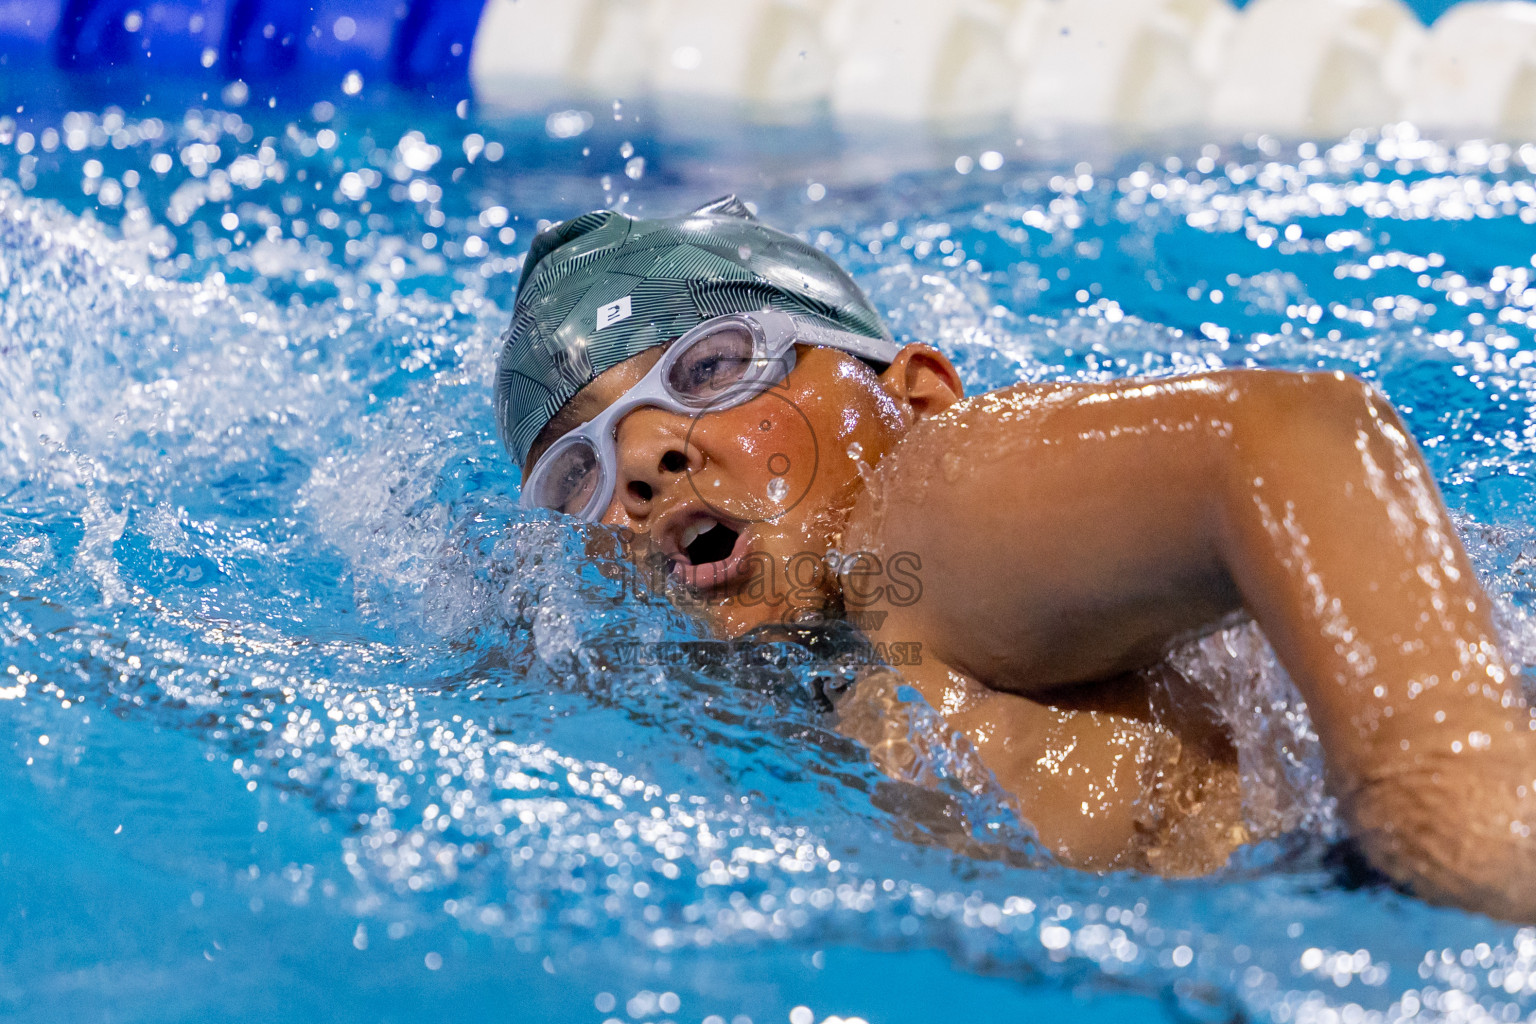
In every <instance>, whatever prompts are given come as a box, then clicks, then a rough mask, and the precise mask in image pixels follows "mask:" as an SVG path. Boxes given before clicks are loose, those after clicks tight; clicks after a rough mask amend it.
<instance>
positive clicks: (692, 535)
mask: <svg viewBox="0 0 1536 1024" xmlns="http://www.w3.org/2000/svg"><path fill="white" fill-rule="evenodd" d="M740 536H741V532H740V531H739V530H733V529H731V528H730V527H729V526H726V525H725V524H724V523H719V522H715V521H714V520H712V519H703V520H700V521H699V522H697V523H694V524H693V525H692V526H690V527H688V529H686V530H684V531H683V537H682V541H683V554H684V555H685V556H687V558H688V564H689V565H707V564H708V563H710V562H721V561H724V560H725V559H727V558H729V557H730V555H731V551H732V550H733V549H734V548H735V547H736V538H737V537H740Z"/></svg>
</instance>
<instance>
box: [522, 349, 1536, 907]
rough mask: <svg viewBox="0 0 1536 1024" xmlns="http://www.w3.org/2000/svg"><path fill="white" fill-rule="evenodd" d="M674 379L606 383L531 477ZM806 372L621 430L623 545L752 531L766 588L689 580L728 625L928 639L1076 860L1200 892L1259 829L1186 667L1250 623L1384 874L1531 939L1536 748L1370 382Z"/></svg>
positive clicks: (738, 576) (971, 734)
mask: <svg viewBox="0 0 1536 1024" xmlns="http://www.w3.org/2000/svg"><path fill="white" fill-rule="evenodd" d="M660 352H661V350H660V349H653V350H651V351H648V352H645V353H642V354H640V355H638V356H636V357H634V358H633V359H631V360H630V361H628V362H626V363H624V364H621V365H619V366H616V367H613V368H612V369H610V370H609V371H607V372H606V373H605V374H603V375H602V376H600V377H599V378H598V379H596V380H594V381H593V382H592V383H590V384H588V385H587V387H586V388H585V389H583V391H582V392H581V393H580V394H579V395H578V396H577V397H576V398H575V399H573V400H572V402H571V403H570V404H569V405H568V406H567V407H566V409H564V410H562V413H561V416H559V417H557V418H556V420H555V421H553V422H552V423H551V424H550V426H549V427H548V428H546V431H545V433H544V434H543V435H541V437H540V443H539V444H538V445H536V447H535V450H534V453H533V454H534V455H535V456H536V455H537V454H538V451H539V450H541V449H542V447H544V446H545V445H547V444H548V443H549V442H550V441H552V440H553V439H554V438H555V437H558V436H559V434H560V433H563V432H564V431H565V430H568V429H571V428H572V427H574V426H575V425H577V424H579V423H581V422H584V421H585V420H586V419H589V418H590V417H591V416H593V415H595V414H596V413H597V412H598V411H600V410H601V409H602V408H604V407H606V406H607V405H608V404H609V403H611V402H612V401H614V400H615V399H616V398H617V397H618V396H619V395H621V394H622V393H623V392H624V391H625V390H626V389H627V388H628V387H630V386H632V385H633V384H634V383H635V382H636V381H638V380H639V379H640V377H641V376H643V375H644V373H645V371H646V370H648V369H649V368H650V366H651V365H653V364H654V362H655V360H656V359H657V358H659V356H660ZM798 352H799V355H800V361H799V363H798V365H797V366H796V368H795V370H794V371H793V372H791V373H790V375H789V377H788V378H787V379H786V381H785V385H784V387H783V388H782V389H776V390H775V391H774V392H770V393H768V394H765V395H763V396H760V397H758V398H756V399H754V400H753V401H752V402H749V403H746V404H744V405H742V406H739V407H737V408H735V409H729V410H722V411H720V412H717V413H712V414H710V415H708V416H705V417H703V418H701V419H700V420H698V421H697V422H695V421H693V420H691V419H690V418H688V417H685V416H680V415H675V414H672V413H668V412H664V411H662V410H659V409H639V410H636V411H635V412H633V413H631V414H629V415H628V416H627V417H626V418H625V419H624V421H623V422H622V423H621V425H620V427H619V434H618V438H617V446H618V452H619V460H620V468H619V486H618V490H617V493H616V494H615V497H614V501H613V503H612V504H611V505H610V507H609V509H608V512H607V514H606V516H605V518H604V521H605V522H607V523H609V524H611V525H614V526H618V527H622V528H623V529H624V530H625V531H627V533H626V535H627V536H629V537H630V538H631V540H632V544H633V547H634V550H635V552H636V554H637V556H639V557H644V555H645V554H646V553H647V552H652V551H660V552H662V553H664V554H667V555H669V556H672V557H674V558H675V559H677V560H678V561H680V562H685V561H686V558H683V557H682V552H681V549H680V546H679V543H678V540H679V538H678V534H679V533H680V532H681V527H680V525H679V524H681V523H686V522H690V521H691V522H697V521H698V520H699V517H701V516H704V515H711V516H713V517H714V518H715V519H719V520H723V521H727V522H728V524H729V525H731V526H732V528H733V529H734V528H736V527H740V533H741V541H740V542H739V543H738V545H737V555H738V556H739V555H740V552H741V551H743V550H745V551H749V552H750V553H751V554H752V555H753V556H754V558H755V559H756V561H754V562H753V563H752V569H753V570H754V571H745V570H744V569H743V568H742V565H743V563H742V560H741V558H740V557H738V558H737V559H736V561H735V562H733V563H732V566H733V568H732V569H731V570H730V571H729V572H726V571H722V570H721V569H720V568H719V566H718V564H717V565H716V566H715V567H710V566H705V567H702V568H701V569H692V570H688V569H679V570H675V572H676V573H678V574H679V575H680V576H681V577H683V578H684V582H687V583H689V584H691V585H692V587H693V590H694V592H695V593H697V594H698V596H699V597H700V598H701V600H702V602H703V607H702V609H701V610H702V611H703V612H704V613H705V614H706V615H707V616H708V617H709V618H710V619H711V620H712V621H713V622H714V623H715V624H716V625H717V626H718V627H719V628H720V629H721V630H722V631H724V632H726V633H728V634H730V635H739V634H741V633H743V632H745V631H746V630H748V629H750V628H752V627H753V626H756V625H759V624H762V623H765V622H779V621H785V620H786V619H789V618H793V617H794V616H795V615H796V614H798V613H800V612H802V611H804V610H807V609H821V608H825V609H828V610H833V609H837V608H839V607H841V606H842V605H844V604H846V605H847V606H848V607H849V609H850V610H853V611H858V612H860V613H861V621H864V622H866V623H867V624H868V626H869V628H868V629H867V632H869V633H870V636H871V638H872V639H873V640H875V641H877V642H881V643H885V644H887V645H889V644H893V643H902V644H909V645H910V644H914V643H915V644H921V648H920V649H921V659H922V660H921V663H920V664H916V665H907V666H903V668H902V675H903V676H904V677H905V678H906V680H907V681H909V682H910V683H911V684H912V685H914V686H916V687H917V688H918V690H919V691H921V692H922V693H923V695H924V696H925V697H926V698H927V700H928V701H929V702H930V703H931V704H932V705H933V706H934V707H936V708H938V709H939V710H940V711H941V712H942V713H943V714H944V716H945V718H946V719H947V721H948V722H949V724H950V725H951V726H952V727H953V728H954V729H956V730H957V731H958V732H959V733H961V734H963V735H964V736H965V737H967V738H968V739H969V740H970V741H971V742H972V743H973V744H974V745H975V746H976V748H977V750H978V751H979V753H980V754H981V756H982V759H983V761H984V762H985V763H986V764H987V766H988V767H989V768H991V770H992V771H993V772H994V773H995V774H996V776H997V777H998V779H999V780H1000V781H1001V782H1002V783H1003V785H1004V786H1005V787H1006V788H1008V789H1009V790H1010V791H1011V792H1012V793H1013V794H1014V796H1015V797H1016V799H1017V801H1018V804H1019V808H1020V811H1021V813H1022V814H1023V816H1024V817H1025V818H1026V819H1028V820H1029V821H1030V822H1031V823H1032V824H1033V825H1034V826H1035V827H1036V829H1037V830H1038V832H1039V834H1040V837H1041V839H1042V841H1043V842H1044V843H1045V844H1046V845H1048V846H1049V847H1051V848H1052V849H1053V850H1055V851H1056V852H1057V853H1058V854H1059V855H1060V856H1061V857H1062V858H1063V859H1064V860H1065V861H1067V862H1068V863H1072V864H1076V865H1079V866H1083V867H1089V868H1118V867H1129V868H1140V869H1144V870H1154V871H1161V872H1165V873H1171V874H1183V873H1193V872H1200V871H1205V870H1210V869H1212V868H1214V867H1217V866H1219V865H1220V864H1221V863H1223V862H1224V861H1225V859H1226V856H1227V854H1228V853H1229V852H1230V850H1231V849H1232V848H1233V847H1234V846H1235V845H1237V844H1239V843H1241V842H1243V841H1245V840H1247V839H1248V838H1250V836H1249V834H1248V832H1247V830H1246V829H1245V827H1244V822H1243V816H1242V808H1241V793H1240V787H1239V785H1238V781H1237V774H1236V766H1235V758H1234V757H1233V754H1232V750H1231V747H1230V744H1229V743H1228V742H1227V740H1226V738H1225V737H1224V736H1223V735H1222V734H1221V732H1220V730H1219V728H1218V727H1217V726H1216V724H1215V723H1214V722H1213V721H1212V720H1211V718H1210V717H1209V715H1208V714H1207V713H1206V712H1205V710H1204V709H1203V707H1202V706H1201V703H1200V702H1199V701H1198V700H1195V699H1190V696H1191V695H1190V694H1188V693H1187V692H1186V693H1184V694H1182V695H1181V694H1180V693H1179V690H1178V686H1177V681H1176V680H1175V685H1174V686H1172V687H1169V686H1166V685H1163V684H1162V683H1161V681H1160V680H1162V679H1165V678H1168V677H1169V676H1170V675H1171V673H1168V672H1166V671H1164V670H1162V669H1160V668H1159V664H1160V662H1161V660H1162V657H1163V654H1164V652H1165V651H1166V650H1167V649H1168V647H1169V645H1170V644H1171V643H1174V642H1176V641H1177V640H1179V639H1181V638H1184V637H1188V636H1191V635H1196V634H1199V633H1201V632H1204V631H1209V630H1211V629H1213V628H1216V627H1218V626H1219V625H1221V624H1222V623H1224V622H1227V621H1230V620H1231V617H1232V616H1233V615H1234V614H1239V613H1242V612H1245V611H1246V612H1247V613H1248V614H1251V615H1252V616H1253V618H1254V619H1255V620H1256V621H1257V622H1258V623H1259V625H1260V627H1261V628H1262V629H1263V631H1264V633H1265V635H1266V637H1267V638H1268V639H1269V641H1270V643H1271V644H1272V645H1273V646H1274V648H1275V651H1276V653H1277V654H1278V655H1279V658H1280V660H1281V662H1282V664H1284V666H1285V667H1286V669H1287V671H1288V672H1289V674H1290V675H1291V677H1292V679H1293V680H1294V681H1295V682H1296V684H1297V686H1298V688H1299V689H1300V691H1301V693H1302V695H1303V696H1304V697H1305V698H1306V700H1307V704H1308V707H1309V709H1310V712H1311V716H1312V720H1313V724H1314V726H1315V728H1316V729H1317V732H1318V735H1319V738H1320V740H1321V741H1322V745H1323V748H1324V751H1325V755H1324V756H1325V763H1326V770H1327V774H1328V784H1329V787H1330V791H1331V792H1332V793H1334V794H1335V795H1336V796H1337V797H1338V799H1339V805H1340V808H1341V811H1342V813H1343V814H1344V816H1345V818H1346V820H1347V821H1348V822H1349V825H1350V828H1351V832H1352V834H1353V836H1354V837H1355V839H1356V841H1357V842H1358V844H1359V845H1360V848H1361V850H1362V851H1363V852H1364V854H1365V855H1366V857H1367V858H1368V859H1369V860H1370V861H1371V862H1372V863H1373V864H1375V866H1376V867H1378V868H1379V869H1381V870H1382V871H1384V872H1385V873H1386V874H1388V875H1389V876H1391V877H1392V878H1394V879H1397V880H1398V881H1400V882H1403V883H1405V884H1407V885H1409V886H1410V887H1411V888H1412V889H1413V890H1414V891H1415V892H1416V893H1418V894H1419V895H1421V896H1423V897H1425V898H1427V899H1431V900H1434V901H1437V902H1445V903H1451V904H1455V905H1459V906H1463V907H1467V908H1469V909H1474V910H1480V911H1484V912H1486V913H1489V914H1492V915H1494V916H1498V917H1501V918H1506V919H1510V920H1518V921H1536V839H1533V836H1532V831H1531V830H1532V827H1533V826H1536V733H1533V731H1532V730H1533V728H1536V721H1533V719H1532V716H1531V713H1530V710H1529V709H1528V708H1527V707H1526V704H1525V701H1524V699H1523V697H1522V695H1521V691H1520V686H1519V680H1518V678H1517V677H1516V676H1515V675H1514V674H1513V672H1512V671H1511V669H1510V667H1509V666H1508V664H1507V663H1506V662H1505V660H1504V659H1503V656H1502V655H1501V653H1500V652H1499V649H1498V646H1497V638H1496V635H1495V632H1494V629H1493V625H1492V622H1491V619H1490V602H1489V600H1488V598H1487V596H1486V595H1485V594H1484V593H1483V591H1482V590H1481V588H1480V587H1479V585H1478V583H1477V581H1476V578H1475V576H1474V574H1473V572H1472V569H1471V567H1470V565H1469V564H1468V561H1467V558H1466V554H1465V552H1464V551H1463V549H1462V547H1461V545H1460V543H1459V541H1458V540H1457V538H1456V535H1455V532H1454V529H1453V528H1452V526H1451V524H1450V523H1449V521H1448V519H1447V517H1446V514H1445V511H1444V507H1443V505H1442V503H1441V500H1440V497H1439V495H1438V493H1437V491H1436V489H1435V486H1434V482H1433V480H1432V479H1431V477H1430V475H1429V473H1428V471H1427V469H1426V468H1425V466H1424V464H1423V460H1422V458H1421V457H1420V455H1419V452H1418V450H1417V448H1416V447H1415V445H1414V443H1413V441H1412V439H1411V438H1410V437H1409V436H1408V434H1407V432H1406V430H1405V429H1404V428H1403V426H1402V424H1401V422H1400V421H1399V420H1398V418H1397V416H1396V414H1395V413H1394V412H1393V410H1392V409H1391V407H1390V405H1389V404H1388V403H1387V402H1386V401H1385V400H1384V399H1383V398H1382V397H1381V396H1380V395H1378V394H1376V393H1375V392H1374V391H1373V390H1372V389H1370V388H1369V387H1368V386H1367V385H1365V384H1363V383H1361V382H1360V381H1358V380H1356V379H1354V378H1351V377H1348V376H1344V375H1332V374H1292V373H1279V372H1264V371H1225V372H1220V373H1210V374H1203V375H1199V376H1192V377H1183V378H1173V379H1162V380H1125V381H1118V382H1114V383H1110V384H1078V383H1059V384H1043V385H1019V386H1016V387H1013V388H1008V389H1005V390H1002V391H998V392H992V393H989V394H984V395H979V396H975V397H972V398H964V397H963V396H962V391H961V387H960V384H959V381H958V377H957V375H956V374H955V371H954V369H953V367H951V366H950V365H949V363H948V362H947V360H945V359H944V357H943V356H942V355H940V354H939V353H938V352H936V351H935V350H933V349H931V348H928V347H927V346H922V345H910V346H908V347H907V348H905V349H904V350H903V351H902V353H901V356H900V357H899V358H898V359H897V361H896V362H895V363H893V364H892V365H891V367H890V368H889V369H887V370H886V371H885V372H884V373H881V374H879V375H878V376H877V375H876V374H875V373H874V371H872V370H870V369H869V368H868V367H866V366H865V365H864V364H862V363H859V362H858V361H857V360H855V359H853V358H851V357H848V356H845V355H843V354H842V353H838V352H835V351H832V350H828V349H804V348H802V349H799V350H798ZM796 410H798V412H797V411H796ZM800 414H803V417H802V416H801V415H800ZM775 454H777V455H781V456H783V458H782V459H780V460H777V461H776V462H775V463H774V465H773V466H770V465H769V461H770V457H771V456H772V455H775ZM785 460H787V463H788V470H787V472H783V473H782V474H781V475H782V476H783V477H784V479H785V480H786V481H787V483H788V485H789V486H788V487H787V494H788V498H787V499H786V500H785V501H784V502H782V503H781V504H782V505H783V506H785V507H784V509H783V511H782V514H777V512H778V509H777V508H776V507H775V506H774V504H773V502H772V501H771V500H769V498H768V497H767V495H769V494H770V493H771V492H770V490H769V484H770V482H771V481H772V480H773V478H774V475H775V474H774V472H773V471H772V470H773V469H776V468H777V469H782V468H783V467H784V464H785ZM797 474H798V475H797ZM711 510H714V511H711ZM722 513H725V514H726V515H724V516H722ZM730 515H734V516H736V517H738V518H735V519H731V518H729V516H730ZM748 520H761V521H757V522H748ZM832 548H835V549H838V550H840V551H842V552H864V553H866V555H865V557H864V558H861V559H859V560H858V561H857V562H856V563H854V564H852V565H850V564H849V563H847V562H845V563H844V564H843V565H842V569H843V572H842V575H841V577H840V578H834V577H833V576H832V574H830V573H824V574H823V575H822V578H821V579H820V580H816V581H813V582H814V585H810V586H805V587H798V588H796V587H793V586H788V585H784V586H780V587H779V588H778V589H777V590H776V591H775V590H774V589H773V588H772V587H769V586H765V585H764V583H763V580H764V578H765V577H772V576H773V574H774V573H777V574H779V577H778V578H779V580H781V581H787V582H789V583H793V582H798V580H796V579H790V576H791V574H792V573H793V571H794V570H793V569H792V563H794V562H795V561H796V558H797V556H799V557H800V561H801V564H802V566H803V565H804V564H805V561H806V553H809V554H811V555H820V554H822V553H824V552H826V551H827V550H828V549H832ZM898 556H900V557H903V558H906V559H908V560H909V562H908V564H909V565H911V564H912V562H911V560H914V559H915V561H916V564H917V565H918V566H920V568H918V569H917V570H916V575H917V576H918V578H919V580H920V597H919V598H918V599H917V600H915V601H913V600H909V598H910V597H911V596H912V595H911V588H906V589H903V588H897V587H889V586H886V587H880V586H876V585H873V584H874V583H877V582H878V581H880V580H882V577H881V576H880V575H879V573H878V572H872V570H873V569H876V568H877V567H885V566H888V565H889V563H890V561H891V560H892V559H893V558H896V557H898ZM805 575H806V574H805V573H804V572H803V571H802V572H801V573H800V578H801V579H803V578H804V577H805ZM770 582H771V580H770ZM754 588H755V589H754ZM882 615H883V617H882ZM861 691H863V696H862V697H861V693H860V692H857V691H856V692H855V694H854V695H853V696H852V698H851V699H853V700H861V699H862V700H865V701H873V702H878V701H881V700H886V699H888V698H889V692H890V691H889V687H888V686H882V685H881V684H880V682H879V681H878V680H876V681H873V682H870V683H868V684H867V685H864V686H861ZM866 717H867V716H866Z"/></svg>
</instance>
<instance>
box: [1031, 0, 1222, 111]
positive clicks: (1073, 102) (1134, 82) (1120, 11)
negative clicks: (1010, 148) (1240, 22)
mask: <svg viewBox="0 0 1536 1024" xmlns="http://www.w3.org/2000/svg"><path fill="white" fill-rule="evenodd" d="M1236 20H1237V16H1236V13H1235V12H1234V11H1233V9H1232V6H1231V4H1229V3H1228V2H1227V0H1035V2H1032V3H1026V4H1022V5H1020V9H1019V10H1017V11H1016V13H1015V25H1014V26H1013V28H1012V30H1011V31H1010V33H1009V42H1010V51H1011V54H1012V56H1013V58H1014V59H1015V60H1016V61H1017V62H1019V63H1020V64H1021V65H1022V68H1023V81H1022V84H1021V85H1020V88H1019V93H1018V100H1017V102H1016V104H1015V105H1014V109H1013V114H1014V121H1015V123H1017V124H1018V125H1019V126H1021V127H1030V126H1034V125H1042V124H1056V125H1066V126H1100V125H1114V126H1119V127H1131V128H1140V129H1146V130H1157V129H1163V128H1173V127H1184V126H1188V125H1194V124H1198V123H1200V122H1201V121H1202V120H1204V117H1205V113H1206V105H1207V101H1208V99H1209V95H1210V82H1211V80H1212V78H1214V76H1215V74H1216V70H1217V68H1218V66H1219V63H1220V60H1221V55H1222V49H1223V46H1224V45H1225V43H1226V40H1227V37H1228V36H1229V35H1230V33H1231V31H1232V29H1233V26H1234V24H1235V22H1236Z"/></svg>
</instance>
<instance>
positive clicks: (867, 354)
mask: <svg viewBox="0 0 1536 1024" xmlns="http://www.w3.org/2000/svg"><path fill="white" fill-rule="evenodd" d="M795 335H796V340H798V341H802V342H804V343H805V344H807V345H821V346H823V347H825V348H835V349H841V350H842V351H844V352H847V353H849V354H850V355H855V356H858V357H859V358H860V359H868V360H870V361H871V362H876V363H891V362H894V361H895V359H896V354H897V353H898V352H900V351H901V346H900V345H898V344H896V343H895V342H894V341H887V340H886V339H884V338H871V337H868V336H867V335H863V334H854V333H853V332H852V331H839V330H837V329H835V328H832V327H828V326H826V325H825V324H822V323H819V322H817V321H815V320H812V319H810V318H809V317H796V318H795Z"/></svg>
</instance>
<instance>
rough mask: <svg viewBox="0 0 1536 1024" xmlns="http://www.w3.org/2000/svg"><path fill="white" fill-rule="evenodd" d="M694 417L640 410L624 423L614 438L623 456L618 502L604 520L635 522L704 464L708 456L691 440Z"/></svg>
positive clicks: (617, 485) (642, 519) (615, 499)
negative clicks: (691, 443) (704, 456)
mask: <svg viewBox="0 0 1536 1024" xmlns="http://www.w3.org/2000/svg"><path fill="white" fill-rule="evenodd" d="M692 423H693V421H692V420H691V419H690V418H688V417H686V416H680V415H678V414H676V413H671V412H667V411H666V410H663V409H657V408H654V407H647V408H642V409H636V410H635V411H634V412H632V413H630V414H629V415H628V416H625V417H624V419H623V420H621V421H620V423H619V430H618V434H617V436H616V437H615V438H614V450H615V452H616V453H617V456H618V459H617V461H618V465H617V467H616V469H617V472H616V480H615V486H614V495H613V501H612V503H611V504H610V505H609V506H608V512H607V513H606V514H605V515H604V516H603V522H605V523H609V524H612V525H619V526H631V527H632V526H634V525H636V524H639V523H643V522H645V520H646V519H647V518H648V517H649V516H650V515H651V514H652V512H653V511H654V509H655V508H656V506H657V505H658V504H659V503H660V502H661V501H662V500H663V499H664V498H666V497H667V495H669V494H671V493H672V492H673V491H675V490H676V489H677V488H678V487H681V486H685V485H686V484H685V478H686V477H687V476H688V474H690V473H693V472H696V471H697V470H698V469H699V467H700V466H702V465H703V461H704V459H703V455H702V454H701V453H700V452H699V450H698V449H697V448H695V447H693V446H692V445H690V444H689V443H688V440H689V429H688V428H689V427H690V426H691V425H692Z"/></svg>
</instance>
